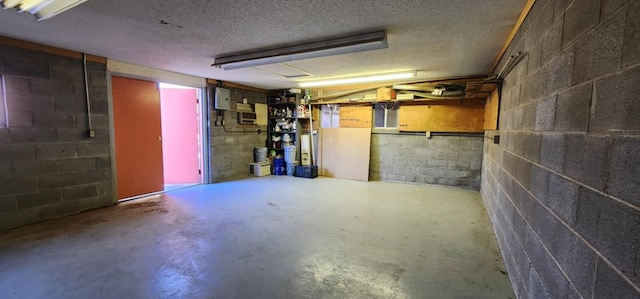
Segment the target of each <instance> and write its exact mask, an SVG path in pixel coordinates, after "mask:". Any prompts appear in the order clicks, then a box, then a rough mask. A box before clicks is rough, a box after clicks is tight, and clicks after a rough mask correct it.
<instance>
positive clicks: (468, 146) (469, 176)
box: [369, 134, 483, 189]
mask: <svg viewBox="0 0 640 299" xmlns="http://www.w3.org/2000/svg"><path fill="white" fill-rule="evenodd" d="M482 144H483V141H482V137H478V136H432V137H431V138H427V137H425V136H416V135H398V134H373V135H372V136H371V160H370V168H369V179H370V180H372V181H378V180H382V181H389V182H403V183H418V184H438V185H448V186H458V187H464V188H471V189H479V188H480V168H481V162H482Z"/></svg>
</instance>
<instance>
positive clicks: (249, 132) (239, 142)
mask: <svg viewBox="0 0 640 299" xmlns="http://www.w3.org/2000/svg"><path fill="white" fill-rule="evenodd" d="M243 98H247V102H248V103H249V104H252V103H263V104H266V103H267V94H264V93H259V92H254V91H247V90H242V89H231V110H229V111H225V120H226V131H225V128H223V127H221V126H214V121H215V120H216V113H217V111H216V110H214V109H213V106H212V107H211V127H210V136H211V152H210V155H211V180H212V182H214V183H217V182H225V181H232V180H238V179H242V178H247V177H248V176H249V163H252V162H253V148H255V147H264V146H265V141H266V139H267V133H266V130H267V128H266V127H260V129H261V130H262V132H261V133H260V134H258V133H257V132H256V128H254V127H250V126H245V127H244V130H245V132H243V128H241V127H238V119H237V114H236V112H237V111H236V104H237V103H242V99H243Z"/></svg>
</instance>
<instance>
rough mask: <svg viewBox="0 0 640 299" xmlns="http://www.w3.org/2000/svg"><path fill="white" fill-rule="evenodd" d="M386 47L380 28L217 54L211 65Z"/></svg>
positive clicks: (226, 67)
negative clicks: (240, 51) (338, 36)
mask: <svg viewBox="0 0 640 299" xmlns="http://www.w3.org/2000/svg"><path fill="white" fill-rule="evenodd" d="M387 47H388V45H387V32H386V31H384V30H382V31H377V32H372V33H366V34H359V35H352V36H348V37H341V38H334V39H329V40H324V41H319V42H310V43H303V44H300V45H295V46H290V47H283V48H277V49H270V50H265V51H256V52H249V53H241V54H231V55H225V56H220V57H216V58H215V62H214V63H213V64H212V65H211V66H215V67H219V68H222V69H223V70H233V69H239V68H244V67H252V66H258V65H265V64H273V63H280V62H287V61H293V60H301V59H308V58H316V57H325V56H332V55H340V54H347V53H355V52H361V51H369V50H377V49H385V48H387Z"/></svg>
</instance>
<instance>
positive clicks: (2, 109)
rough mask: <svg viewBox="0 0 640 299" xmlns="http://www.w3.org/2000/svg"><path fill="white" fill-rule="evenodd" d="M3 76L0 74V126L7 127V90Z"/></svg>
mask: <svg viewBox="0 0 640 299" xmlns="http://www.w3.org/2000/svg"><path fill="white" fill-rule="evenodd" d="M5 87H6V86H5V84H4V76H2V75H0V128H5V127H7V100H6V99H7V92H6V90H7V89H6V88H5Z"/></svg>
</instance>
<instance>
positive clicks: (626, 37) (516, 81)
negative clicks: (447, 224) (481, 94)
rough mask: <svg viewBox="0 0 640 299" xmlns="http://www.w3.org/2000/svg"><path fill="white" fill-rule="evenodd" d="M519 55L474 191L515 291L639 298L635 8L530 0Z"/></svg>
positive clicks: (606, 0) (639, 75) (639, 21)
mask: <svg viewBox="0 0 640 299" xmlns="http://www.w3.org/2000/svg"><path fill="white" fill-rule="evenodd" d="M518 51H522V53H523V54H524V56H523V57H524V58H523V59H522V60H521V61H520V62H519V63H518V64H517V65H516V66H515V68H514V69H513V70H512V71H510V72H509V73H508V75H507V76H506V77H505V80H504V84H503V88H502V98H501V106H500V107H501V109H500V128H499V130H498V131H494V132H489V135H500V139H501V140H500V143H499V144H494V143H493V142H490V141H489V139H486V140H487V141H486V142H485V145H484V155H483V167H482V187H481V192H482V196H483V199H484V201H485V204H486V206H487V208H488V211H489V215H490V217H491V220H492V223H493V226H494V229H495V232H496V236H497V238H498V243H499V244H500V248H501V251H502V253H503V255H504V261H505V264H506V266H507V269H508V272H509V277H510V279H511V282H512V285H513V287H514V290H515V293H516V294H517V296H518V298H640V197H639V196H640V117H639V116H640V101H639V95H640V2H639V1H625V0H620V1H611V0H579V1H578V0H575V1H553V0H546V1H545V0H538V1H536V3H535V5H534V7H533V8H532V11H531V13H530V14H529V15H528V17H527V18H526V20H525V22H524V24H523V26H522V28H521V29H520V31H519V32H518V33H517V34H516V37H515V39H514V41H513V43H512V44H511V45H510V47H509V49H508V50H507V53H506V55H505V57H509V56H510V55H513V54H515V53H517V52H518ZM505 61H506V59H503V60H502V62H501V63H500V64H499V65H498V68H497V69H500V68H501V67H502V65H504V63H505ZM489 137H491V136H489Z"/></svg>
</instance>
